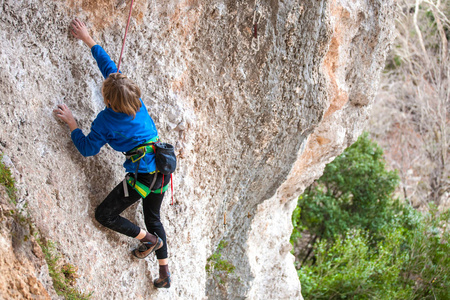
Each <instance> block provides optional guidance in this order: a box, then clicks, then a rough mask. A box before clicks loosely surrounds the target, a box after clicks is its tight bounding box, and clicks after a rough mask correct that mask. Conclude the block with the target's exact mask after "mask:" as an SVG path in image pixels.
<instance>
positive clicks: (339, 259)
mask: <svg viewBox="0 0 450 300" xmlns="http://www.w3.org/2000/svg"><path fill="white" fill-rule="evenodd" d="M412 215H414V217H415V218H418V219H417V221H419V222H418V227H416V228H414V229H413V230H408V229H405V228H395V229H392V228H390V227H387V228H384V229H383V230H382V231H381V232H382V235H383V236H384V240H383V241H381V242H378V243H377V245H376V246H375V247H373V246H372V241H371V237H370V235H369V234H368V232H367V231H361V230H351V231H349V232H348V233H347V234H346V236H345V237H341V236H338V237H337V238H336V240H335V241H334V242H333V243H330V242H327V241H326V240H322V241H321V242H318V243H316V244H315V262H314V261H313V260H309V261H308V263H307V264H305V265H304V266H302V268H301V269H300V270H298V275H299V279H300V282H301V284H302V294H303V296H304V297H305V299H399V300H400V299H401V300H403V299H417V300H418V299H450V257H449V253H450V244H449V237H450V235H449V232H448V230H447V225H448V224H449V221H450V211H449V210H447V211H446V212H445V213H442V214H439V213H438V212H437V211H436V210H433V211H431V212H430V213H427V214H426V215H425V216H422V215H421V214H420V213H412Z"/></svg>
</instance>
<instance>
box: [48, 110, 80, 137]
mask: <svg viewBox="0 0 450 300" xmlns="http://www.w3.org/2000/svg"><path fill="white" fill-rule="evenodd" d="M53 112H54V113H55V114H56V116H57V117H58V118H60V119H61V120H62V121H64V122H65V123H67V125H69V129H70V131H74V130H75V129H77V128H78V125H77V122H76V121H75V118H74V117H73V115H72V112H71V111H70V109H69V107H67V105H65V104H59V105H58V108H57V109H54V110H53Z"/></svg>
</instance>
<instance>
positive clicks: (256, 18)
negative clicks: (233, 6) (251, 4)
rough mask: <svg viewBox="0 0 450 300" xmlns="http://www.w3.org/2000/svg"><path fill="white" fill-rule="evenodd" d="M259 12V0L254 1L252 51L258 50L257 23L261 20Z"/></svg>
mask: <svg viewBox="0 0 450 300" xmlns="http://www.w3.org/2000/svg"><path fill="white" fill-rule="evenodd" d="M261 15H262V14H261V12H260V10H259V0H256V1H255V9H254V10H253V36H252V44H251V48H252V49H253V50H254V51H259V36H258V24H259V21H260V20H261Z"/></svg>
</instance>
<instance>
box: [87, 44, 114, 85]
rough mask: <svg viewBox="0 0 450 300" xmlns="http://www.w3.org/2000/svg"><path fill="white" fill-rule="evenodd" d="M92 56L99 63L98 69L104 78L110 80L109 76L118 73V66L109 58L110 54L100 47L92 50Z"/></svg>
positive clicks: (97, 46) (94, 47)
mask: <svg viewBox="0 0 450 300" xmlns="http://www.w3.org/2000/svg"><path fill="white" fill-rule="evenodd" d="M91 53H92V56H93V57H94V58H95V60H96V61H97V65H98V68H99V69H100V72H102V75H103V77H104V78H105V79H106V78H108V76H109V74H111V73H117V66H116V64H115V63H114V62H113V61H112V59H111V58H110V57H109V55H108V53H106V51H105V50H104V49H103V48H102V47H101V46H100V45H95V46H93V47H92V48H91Z"/></svg>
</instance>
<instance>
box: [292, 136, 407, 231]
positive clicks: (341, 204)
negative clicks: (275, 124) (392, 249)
mask: <svg viewBox="0 0 450 300" xmlns="http://www.w3.org/2000/svg"><path fill="white" fill-rule="evenodd" d="M398 180H399V179H398V175H397V173H396V172H393V171H387V170H386V166H385V161H384V159H383V150H382V149H381V148H380V147H379V146H378V145H377V144H376V143H374V142H372V141H371V140H370V139H369V137H368V134H367V133H366V134H363V135H361V136H360V137H359V139H358V140H357V141H356V142H355V143H354V144H353V145H352V146H350V147H349V148H347V149H346V150H345V151H344V152H343V153H342V154H341V155H340V156H338V157H337V158H336V159H335V160H334V161H333V162H331V163H329V164H328V165H327V166H326V167H325V170H324V173H323V175H322V177H320V178H319V179H318V180H317V182H316V183H315V184H313V185H312V186H311V187H309V188H307V189H306V191H305V193H303V194H302V195H301V196H300V197H299V199H298V210H297V211H296V212H294V215H293V223H294V228H295V230H296V231H294V234H297V235H298V233H297V231H302V230H303V229H305V228H307V229H308V231H309V232H310V233H311V234H312V235H314V236H316V237H318V238H319V239H322V238H325V239H333V238H334V237H335V236H339V235H343V234H345V232H347V231H348V230H350V229H353V228H358V229H362V230H368V231H369V232H370V233H371V234H372V235H376V233H377V232H378V231H379V230H380V229H381V228H383V227H385V226H386V225H387V224H391V223H392V222H393V221H394V220H395V219H396V216H397V215H399V214H401V212H402V206H401V205H400V204H399V203H398V201H393V200H392V193H393V192H394V190H395V188H396V186H397V185H398ZM299 211H301V213H299Z"/></svg>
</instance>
